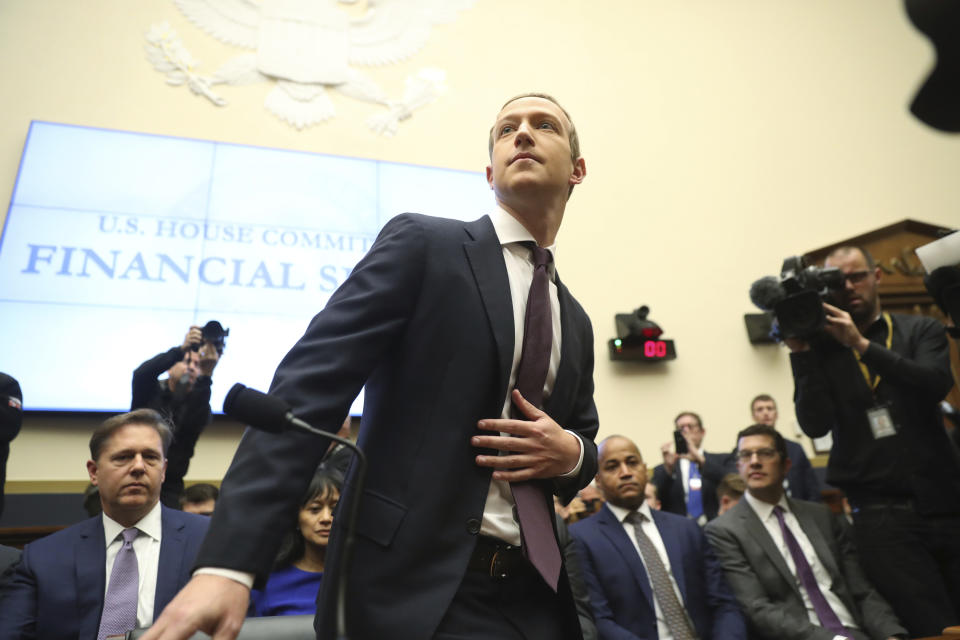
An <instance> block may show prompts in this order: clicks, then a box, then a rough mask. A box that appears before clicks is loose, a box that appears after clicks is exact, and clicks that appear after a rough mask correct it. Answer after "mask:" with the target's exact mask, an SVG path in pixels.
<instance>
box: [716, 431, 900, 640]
mask: <svg viewBox="0 0 960 640" xmlns="http://www.w3.org/2000/svg"><path fill="white" fill-rule="evenodd" d="M737 459H738V466H739V469H740V474H741V475H742V476H743V477H744V479H745V480H746V482H747V492H746V493H745V494H744V497H743V499H742V500H740V502H738V503H737V504H736V505H735V506H734V507H733V508H731V509H730V510H729V511H728V512H727V513H725V514H723V515H722V516H720V517H719V518H717V519H716V520H714V521H713V522H711V523H710V524H708V525H707V529H706V533H707V537H708V538H709V540H710V543H711V544H712V545H713V547H714V549H715V550H716V552H717V556H718V557H719V558H720V562H721V564H722V565H723V568H724V570H725V571H726V573H727V578H728V579H729V580H730V585H731V586H732V587H733V591H734V593H735V594H736V596H737V599H738V600H739V601H740V604H741V606H742V607H743V609H744V613H745V614H746V616H747V620H748V621H749V622H750V626H751V628H752V630H754V631H756V632H757V633H758V634H759V636H760V637H761V638H765V639H767V640H835V639H837V638H852V639H853V640H868V639H869V640H883V639H889V638H906V637H907V632H906V629H904V628H903V627H902V626H900V623H899V622H898V621H897V618H896V616H895V615H894V613H893V610H892V609H891V608H890V606H889V605H888V604H887V603H886V601H885V600H884V599H883V598H881V597H880V595H879V594H878V593H877V592H876V591H875V590H874V588H873V586H872V585H871V584H870V583H869V582H868V581H867V579H866V577H864V575H863V572H862V570H861V568H860V563H859V560H858V558H857V555H856V552H855V549H854V546H853V543H852V542H851V540H850V539H849V538H848V536H847V533H846V529H845V528H844V527H843V526H842V525H841V524H840V522H839V521H838V520H837V517H835V516H834V515H833V514H831V513H830V510H829V509H828V508H827V507H826V506H823V505H820V504H816V503H812V502H803V501H800V500H793V499H790V498H787V497H786V496H785V495H784V490H783V479H784V477H785V476H786V474H787V471H789V467H790V459H789V458H788V457H787V453H786V446H785V444H784V440H783V436H781V435H780V434H779V433H778V432H777V431H776V430H775V429H774V428H773V427H769V426H766V425H754V426H752V427H747V428H746V429H744V430H743V431H741V432H740V434H739V437H738V447H737Z"/></svg>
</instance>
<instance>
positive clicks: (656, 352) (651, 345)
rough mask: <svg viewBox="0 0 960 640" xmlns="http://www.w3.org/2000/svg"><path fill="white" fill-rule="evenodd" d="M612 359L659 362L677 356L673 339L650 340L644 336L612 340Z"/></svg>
mask: <svg viewBox="0 0 960 640" xmlns="http://www.w3.org/2000/svg"><path fill="white" fill-rule="evenodd" d="M609 344H610V359H611V360H642V361H648V362H658V361H661V360H674V359H675V358H676V357H677V350H676V347H674V345H673V340H648V339H643V338H634V337H631V338H623V339H621V338H614V339H613V340H610V343H609Z"/></svg>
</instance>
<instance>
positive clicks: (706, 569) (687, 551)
mask: <svg viewBox="0 0 960 640" xmlns="http://www.w3.org/2000/svg"><path fill="white" fill-rule="evenodd" d="M599 456H600V459H599V463H598V464H599V471H598V472H597V485H598V486H599V487H600V490H601V492H602V493H603V495H604V497H605V498H606V500H607V501H606V504H605V505H604V506H603V507H602V508H601V509H600V511H599V512H597V513H596V514H595V515H593V516H591V517H589V518H587V519H586V520H582V521H580V522H578V523H576V524H574V525H573V526H571V527H570V533H571V534H573V537H574V540H576V542H577V549H578V551H579V552H580V556H581V559H582V564H583V573H584V576H585V577H586V580H587V588H588V589H589V591H590V601H591V603H592V604H593V611H594V617H595V618H596V623H597V630H598V631H599V634H600V638H603V639H616V640H637V639H639V638H645V639H660V640H667V639H672V640H692V639H694V638H700V640H711V639H712V640H738V639H743V638H746V625H745V623H744V620H743V616H742V615H741V613H740V609H739V607H738V606H737V603H736V601H735V600H734V598H733V593H732V592H731V591H730V587H729V586H728V585H727V582H726V579H725V578H724V576H723V571H722V570H721V568H720V565H719V563H718V562H717V560H716V558H715V557H714V555H713V551H712V550H711V549H710V545H709V544H707V541H706V539H705V538H704V536H703V533H702V532H701V530H700V527H699V526H697V525H696V524H695V523H694V522H693V521H692V520H690V519H688V518H684V517H680V516H677V515H675V514H672V513H664V512H662V511H656V510H651V509H650V506H649V505H648V504H647V503H646V501H645V499H644V491H643V488H644V485H645V484H646V482H647V468H646V465H644V463H643V458H642V457H641V456H640V451H639V450H638V449H637V445H635V444H634V443H633V442H632V441H630V440H629V439H627V438H624V437H623V436H610V437H608V438H607V439H605V440H604V441H603V442H601V443H600V448H599Z"/></svg>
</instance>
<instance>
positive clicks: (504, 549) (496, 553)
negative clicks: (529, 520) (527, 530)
mask: <svg viewBox="0 0 960 640" xmlns="http://www.w3.org/2000/svg"><path fill="white" fill-rule="evenodd" d="M528 566H529V564H528V563H527V559H526V558H524V557H523V551H522V550H521V549H520V547H515V546H513V545H512V544H508V543H506V542H504V541H503V540H498V539H497V538H491V537H489V536H479V537H478V538H477V546H476V548H474V550H473V555H471V556H470V562H469V563H467V569H468V570H470V571H477V572H480V573H484V574H486V575H488V576H490V577H491V578H498V579H500V580H504V579H506V578H510V577H511V576H515V575H516V574H517V572H519V571H520V570H521V569H523V570H526V569H527V567H528Z"/></svg>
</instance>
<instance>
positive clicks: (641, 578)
mask: <svg viewBox="0 0 960 640" xmlns="http://www.w3.org/2000/svg"><path fill="white" fill-rule="evenodd" d="M596 517H597V518H599V521H598V524H599V525H600V527H599V529H600V532H601V533H602V534H603V535H604V536H606V538H607V539H608V540H609V541H610V543H611V544H612V545H613V546H614V548H616V550H617V551H618V552H619V553H620V556H621V557H622V558H623V561H624V563H625V564H626V566H627V570H628V571H629V572H630V574H631V575H632V576H633V577H634V580H636V582H637V586H638V587H639V588H640V591H641V593H643V597H644V599H645V600H646V603H647V605H648V606H649V607H650V611H651V612H653V611H654V610H655V609H654V606H653V592H652V590H651V587H650V577H649V576H648V575H647V570H646V569H644V567H643V561H642V560H640V554H639V553H637V549H636V547H634V546H633V543H632V542H631V541H630V538H629V537H628V536H627V532H626V531H624V530H623V523H621V522H620V521H619V520H617V518H616V516H614V515H613V512H612V511H610V509H608V508H607V507H606V506H604V507H602V508H601V509H600V513H599V514H598V515H597V516H596Z"/></svg>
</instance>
